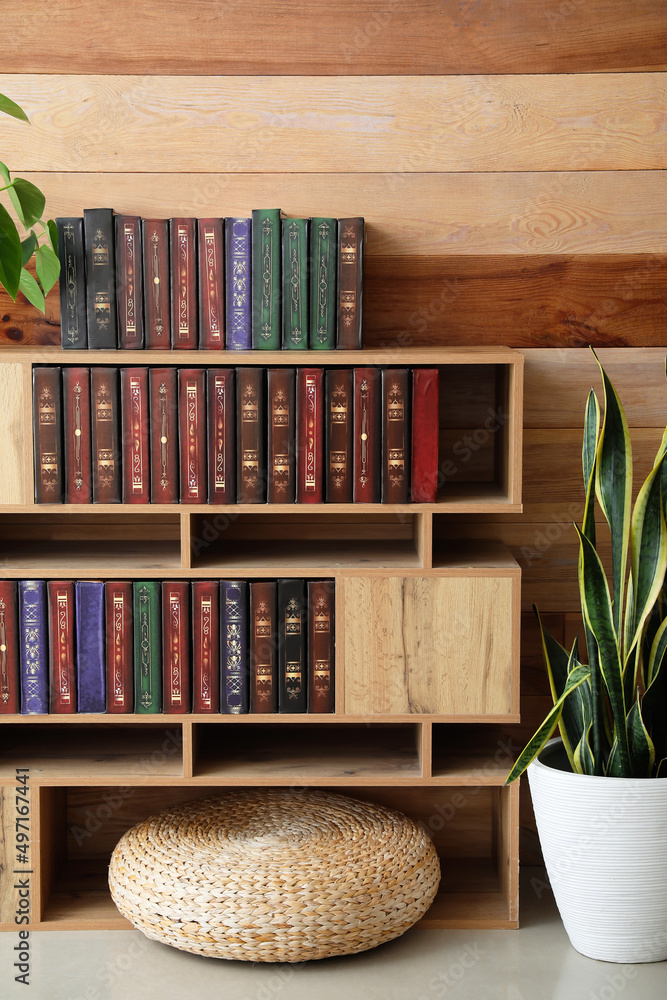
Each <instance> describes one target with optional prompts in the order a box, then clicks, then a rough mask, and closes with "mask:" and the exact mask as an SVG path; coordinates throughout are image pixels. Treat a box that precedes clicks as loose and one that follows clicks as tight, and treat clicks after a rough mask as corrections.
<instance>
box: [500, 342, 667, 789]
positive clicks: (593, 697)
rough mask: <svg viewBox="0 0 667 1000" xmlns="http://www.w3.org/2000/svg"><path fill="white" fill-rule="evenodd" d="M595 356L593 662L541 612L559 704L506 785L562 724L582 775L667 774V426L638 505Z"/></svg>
mask: <svg viewBox="0 0 667 1000" xmlns="http://www.w3.org/2000/svg"><path fill="white" fill-rule="evenodd" d="M593 353H594V354H595V352H593ZM596 361H597V362H598V365H599V367H600V372H601V374H602V382H603V389H604V418H603V420H602V426H600V406H599V403H598V399H597V397H596V395H595V392H594V391H593V390H592V389H591V392H590V394H589V397H588V401H587V404H586V412H585V420H584V437H583V447H582V464H583V476H584V485H585V488H586V502H585V507H584V515H583V522H582V526H581V528H579V527H577V525H575V529H576V531H577V535H578V538H579V570H578V575H579V593H580V599H581V610H582V615H583V619H584V636H585V640H586V648H587V651H588V664H587V665H585V664H583V663H582V662H581V661H580V659H579V649H578V643H577V639H575V641H574V643H573V645H572V648H571V649H569V650H568V649H565V648H564V647H563V646H561V645H560V643H558V642H557V641H556V640H555V639H554V638H553V637H552V636H551V635H550V634H549V632H548V631H547V629H546V628H545V627H544V626H543V624H542V622H541V621H540V618H539V613H537V610H536V614H537V617H538V621H539V624H540V631H541V635H542V648H543V653H544V661H545V665H546V669H547V673H548V676H549V683H550V686H551V694H552V697H553V702H554V705H553V708H552V709H551V711H550V712H549V714H548V715H547V717H546V719H545V720H544V722H543V723H542V725H541V726H540V727H539V729H538V730H537V732H536V733H535V735H534V736H533V737H532V739H531V740H530V741H529V743H528V744H527V746H526V747H525V749H524V750H523V752H522V753H521V754H520V756H519V757H518V759H517V761H516V763H515V765H514V767H513V768H512V770H511V772H510V775H509V777H508V779H507V783H509V782H511V781H514V780H515V779H516V778H518V777H519V775H520V774H522V773H523V771H525V769H526V768H527V767H528V765H529V764H530V762H531V761H532V760H533V759H534V758H535V757H536V756H537V755H538V754H539V753H540V751H541V750H542V749H543V747H544V746H545V744H546V742H547V740H548V739H550V737H551V736H552V735H553V733H554V730H555V729H556V726H559V728H560V733H561V736H562V739H563V743H564V745H565V750H566V752H567V756H568V759H569V762H570V766H571V768H572V770H573V771H575V772H577V773H580V774H596V775H607V776H609V777H620V778H631V777H632V778H662V777H667V589H666V587H665V571H666V569H667V524H666V521H665V505H666V502H667V461H665V454H666V452H667V429H666V430H665V432H664V434H663V438H662V442H661V444H660V448H659V449H658V454H657V455H656V457H655V461H654V463H653V468H652V469H651V472H650V473H649V475H648V477H647V479H646V481H645V482H644V483H643V484H642V486H641V489H640V490H639V493H638V495H637V499H636V501H635V503H634V506H633V504H632V447H631V442H630V435H629V433H628V424H627V420H626V417H625V412H624V410H623V406H622V405H621V401H620V399H619V397H618V395H617V393H616V390H615V389H614V386H613V385H612V383H611V381H610V379H609V377H608V376H607V374H606V372H605V371H604V368H603V367H602V365H601V364H600V361H599V360H598V358H597V355H596ZM596 501H597V503H598V505H599V507H600V509H601V511H602V514H603V515H604V518H605V520H606V522H607V524H608V526H609V533H610V534H611V565H610V567H609V574H608V573H607V571H606V570H605V567H604V565H603V563H602V560H601V559H600V556H599V553H598V548H597V541H596V523H595V504H596ZM605 534H606V532H605Z"/></svg>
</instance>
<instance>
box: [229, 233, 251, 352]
mask: <svg viewBox="0 0 667 1000" xmlns="http://www.w3.org/2000/svg"><path fill="white" fill-rule="evenodd" d="M251 232H252V222H251V220H250V219H225V274H226V282H225V284H226V303H225V308H226V312H227V316H226V324H227V349H228V350H230V351H249V350H250V348H251V347H252V296H251Z"/></svg>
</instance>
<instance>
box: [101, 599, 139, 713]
mask: <svg viewBox="0 0 667 1000" xmlns="http://www.w3.org/2000/svg"><path fill="white" fill-rule="evenodd" d="M104 611H105V621H106V689H107V701H106V705H107V712H110V713H112V714H123V713H126V712H132V711H133V709H134V651H133V650H134V629H133V625H132V584H131V583H130V582H129V581H128V580H110V581H109V582H108V583H105V584H104Z"/></svg>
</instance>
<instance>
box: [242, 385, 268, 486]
mask: <svg viewBox="0 0 667 1000" xmlns="http://www.w3.org/2000/svg"><path fill="white" fill-rule="evenodd" d="M236 413H237V417H236V499H237V502H238V503H264V501H265V500H266V464H265V455H266V450H265V438H266V436H265V433H264V431H265V427H264V369H263V368H237V369H236Z"/></svg>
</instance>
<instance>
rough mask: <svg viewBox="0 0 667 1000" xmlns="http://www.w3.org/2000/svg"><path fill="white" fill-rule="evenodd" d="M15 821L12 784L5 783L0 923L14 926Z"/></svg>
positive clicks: (1, 792) (0, 816) (0, 814)
mask: <svg viewBox="0 0 667 1000" xmlns="http://www.w3.org/2000/svg"><path fill="white" fill-rule="evenodd" d="M15 822H16V810H15V807H14V784H11V785H10V784H6V785H3V786H2V787H0V924H7V925H12V926H15V924H14V914H15V913H16V906H17V904H18V901H19V900H18V893H17V892H16V889H15V888H14V881H15V876H14V875H13V874H12V872H13V871H14V868H15V867H16V865H15V860H16V859H15V857H14V853H15V852H14V846H15V844H16V837H15V835H14V830H15ZM28 867H29V866H28Z"/></svg>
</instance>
